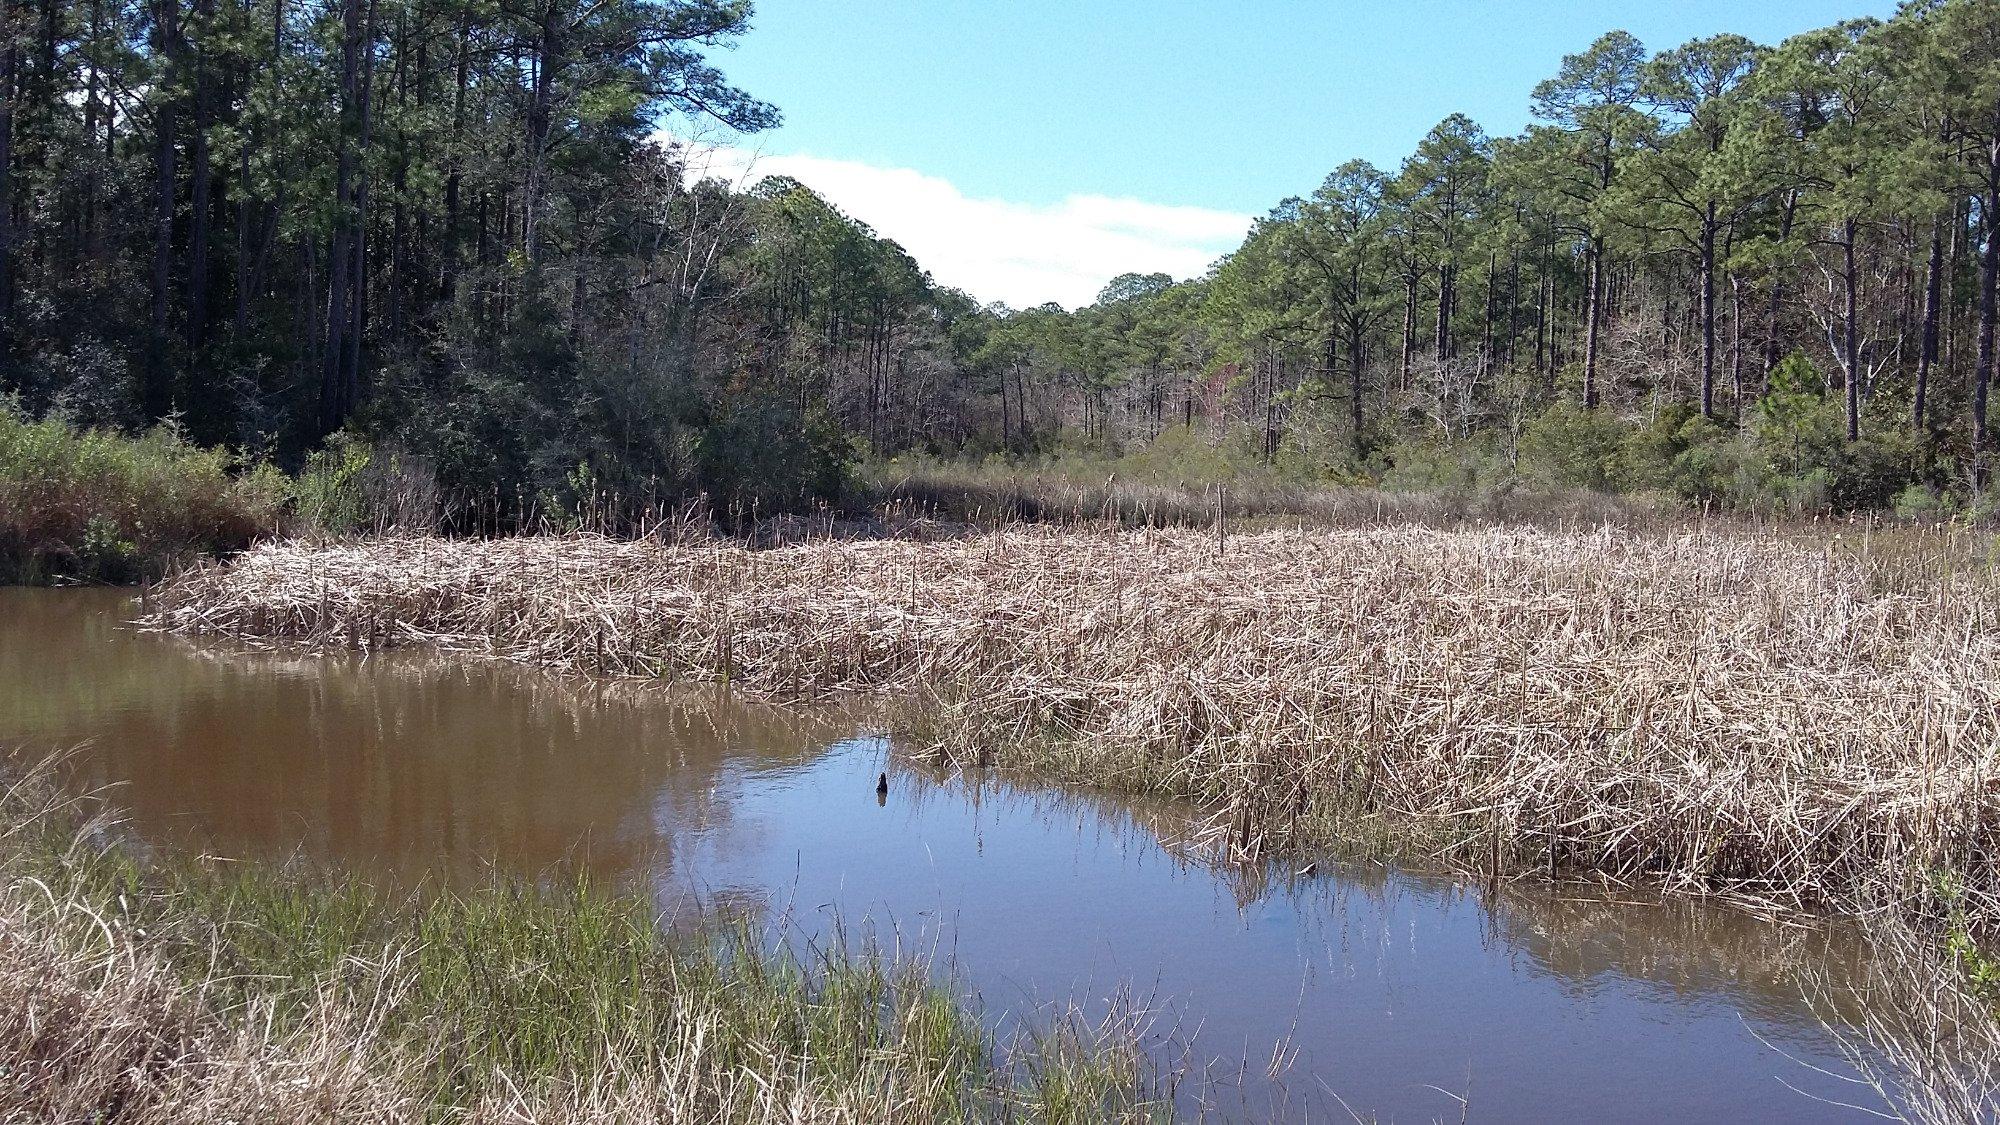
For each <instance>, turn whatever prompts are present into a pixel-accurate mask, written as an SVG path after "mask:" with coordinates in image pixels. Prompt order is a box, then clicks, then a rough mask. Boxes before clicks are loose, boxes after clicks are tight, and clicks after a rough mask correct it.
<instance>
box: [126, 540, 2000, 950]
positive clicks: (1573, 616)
mask: <svg viewBox="0 0 2000 1125" xmlns="http://www.w3.org/2000/svg"><path fill="white" fill-rule="evenodd" d="M1982 544H1983V541H1981V540H1977V539H1974V538H1972V537H1960V536H1957V535H1954V534H1952V533H1942V532H1940V533H1914V532H1912V533H1901V534H1898V535H1895V536H1889V537H1878V536H1875V535H1871V534H1868V533H1854V535H1853V538H1841V537H1838V536H1833V537H1828V536H1825V535H1823V534H1817V533H1805V534H1801V533H1797V532H1759V531H1755V530H1752V529H1747V528H1744V527H1742V526H1740V525H1739V526H1714V525H1711V526H1701V525H1696V526H1692V527H1689V528H1685V529H1681V530H1668V531H1637V530H1630V529H1624V530H1621V529H1616V528H1598V529H1595V530H1590V531H1544V530H1529V529H1522V528H1504V527H1490V528H1480V529H1470V530H1433V529H1423V528H1409V527H1405V528H1383V529H1353V530H1320V531H1272V532H1266V533H1261V534H1255V535H1241V536H1235V537H1231V538H1229V539H1227V540H1226V542H1225V541H1223V540H1221V539H1219V538H1218V535H1217V534H1216V533H1214V532H1204V531H1122V532H1121V531H1115V530H1105V531H1077V530H1070V531H1054V530H1047V529H1011V530H1006V531H1002V532H997V533H993V534H989V535H981V536H975V537H971V538H966V539H960V540H954V541H947V542H939V543H912V542H821V543H810V544H804V545H796V546H790V547H784V548H780V549H775V550H768V551H756V550H750V549H747V548H745V547H742V546H737V545H730V544H727V543H719V542H706V543H700V542H698V543H692V544H679V545H662V544H658V543H652V542H617V541H611V540H605V539H599V538H593V537H569V538H525V539H509V540H497V541H483V542H473V541H441V540H432V539H405V540H382V541H376V542H369V543H363V544H358V545H351V546H338V547H317V548H316V547H307V546H303V545H295V544H284V543H278V544H269V545H265V546H262V547H259V548H257V549H254V550H252V551H250V552H249V553H247V554H245V555H243V556H242V557H241V558H239V559H238V560H237V561H236V562H235V563H234V564H232V565H230V566H228V567H226V568H225V567H209V568H204V569H200V570H196V571H192V572H189V573H187V574H185V575H183V576H181V577H180V578H178V579H177V580H175V581H173V582H172V583H170V584H168V585H166V586H165V587H163V588H162V589H160V590H159V591H158V592H157V593H156V595H155V596H154V598H153V601H152V603H151V605H150V607H149V609H150V612H151V615H152V616H151V618H150V620H151V621H152V622H153V623H154V624H155V625H157V626H160V627H164V628H171V629H176V630H182V631H220V632H226V633H230V634H236V635H239V636H247V637H262V638H270V639H273V640H284V641H293V642H305V643H309V644H317V645H356V646H372V645H387V644H413V643H414V644H428V645H435V646H438V647H441V648H445V649H450V650H456V651H464V652H472V653H479V654H484V655H490V656H495V657H500V658H504V659H509V660H517V661H524V662H530V663H534V664H539V665H545V666H549V667H553V668H557V669H565V670H571V671H576V672H582V673H589V674H608V675H620V676H643V677H660V678H668V679H683V678H696V679H710V680H726V681H728V682H729V683H730V684H732V685H734V686H736V687H739V688H741V689H744V690H748V691H752V692H756V693H761V694H765V695H771V696H778V697H808V696H816V695H823V694H826V693H832V692H840V691H848V690H854V689H863V690H870V691H889V692H894V693H896V694H898V695H899V696H900V697H902V698H904V699H906V700H908V701H910V702H912V703H913V704H915V706H913V707H912V708H910V710H909V714H911V715H913V716H916V717H918V718H919V719H920V720H921V721H920V723H919V724H918V726H917V728H916V729H917V730H918V732H919V733H920V734H921V739H920V741H919V743H918V744H919V745H920V746H921V747H922V748H923V749H924V751H925V752H926V753H928V754H930V755H933V756H936V757H939V758H941V759H946V760H950V761H955V762H960V763H966V764H972V763H978V764H985V763H988V762H996V763H998V764H1002V765H1008V764H1013V765H1021V766H1028V767H1032V768H1034V769H1036V770H1038V771H1041V772H1043V773H1045V774H1047V775H1050V776H1054V777H1058V778H1062V779H1065V780H1071V781H1080V782H1089V783H1095V784H1102V785H1106V786H1110V787H1114V788H1117V789H1121V790H1129V791H1144V792H1151V793H1159V794H1166V795H1171V796H1173V797H1176V798H1183V799H1190V800H1194V801H1198V802H1206V803H1211V804H1213V805H1214V806H1215V807H1216V808H1217V810H1218V817H1217V821H1216V824H1217V825H1218V836H1220V837H1223V838H1225V839H1226V840H1227V842H1228V844H1229V846H1231V847H1232V848H1234V849H1236V850H1237V851H1238V852H1239V853H1256V852H1258V851H1261V850H1262V849H1264V848H1267V847H1280V848H1302V847H1312V846H1317V845H1322V844H1326V843H1328V842H1330V841H1334V840H1337V839H1340V838H1343V837H1350V836H1352V835H1353V834H1354V833H1356V832H1382V831H1392V832H1395V833H1397V834H1399V835H1401V836H1403V837H1405V838H1407V839H1415V840H1420V841H1422V842H1424V843H1425V844H1427V845H1429V846H1430V847H1431V848H1433V849H1434V850H1435V851H1436V852H1437V853H1439V854H1442V855H1444V856H1447V857H1449V858H1451V859H1453V860H1456V861H1458V862H1463V863H1472V864H1476V865H1479V866H1481V867H1490V868H1492V869H1494V870H1495V871H1496V872H1498V871H1510V870H1521V869H1524V868H1525V869H1548V870H1556V871H1560V870H1565V869H1567V870H1593V871H1599V872H1605V873H1608V874H1610V875H1612V876H1615V877H1619V878H1645V879H1650V880H1657V881H1660V882H1663V883H1665V884H1666V885H1668V886H1670V887H1674V888H1679V889H1685V890H1695V891H1726V892H1730V893H1735V894H1741V895H1748V896H1752V897H1755V898H1758V899H1761V900H1765V901H1769V902H1776V903H1780V904H1785V905H1796V906H1809V907H1810V906H1833V907H1837V908H1844V909H1849V910H1866V909H1872V908H1875V907H1878V906H1880V907H1883V908H1887V909H1894V908H1896V907H1897V906H1898V905H1900V904H1901V903H1903V902H1905V901H1907V900H1908V899H1909V898H1910V896H1912V895H1913V894H1915V893H1917V892H1921V891H1922V890H1923V888H1924V887H1925V885H1926V882H1925V880H1926V877H1927V876H1928V875H1929V874H1930V873H1932V872H1937V871H1952V872H1955V873H1957V875H1958V877H1959V879H1960V880H1961V882H1962V885H1963V886H1964V887H1965V888H1966V895H1967V900H1968V901H1970V902H1972V903H1975V904H1977V909H1976V910H1975V911H1974V913H1975V916H1977V917H1980V918H1982V919H1993V918H1996V917H2000V910H1995V909H1993V906H1992V904H1993V902H1994V901H1995V899H1994V896H1995V891H1996V879H1995V870H1994V860H1993V856H1992V843H1993V839H1994V829H1995V826H1996V824H2000V792H1996V789H1995V783H1994V776H1993V767H1992V759H1993V751H1994V748H1995V747H1996V746H2000V644H1996V634H1995V632H1994V627H1995V623H1996V619H1997V618H1996V613H1995V610H1996V607H1997V606H2000V601H1996V593H1995V585H1994V581H1993V578H1992V573H1993V572H1992V569H1991V567H1990V565H1989V564H1988V563H1987V561H1986V560H1984V559H1983V557H1982V556H1981V555H1980V554H1979V552H1980V550H1982V549H1983V546H1982Z"/></svg>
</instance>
